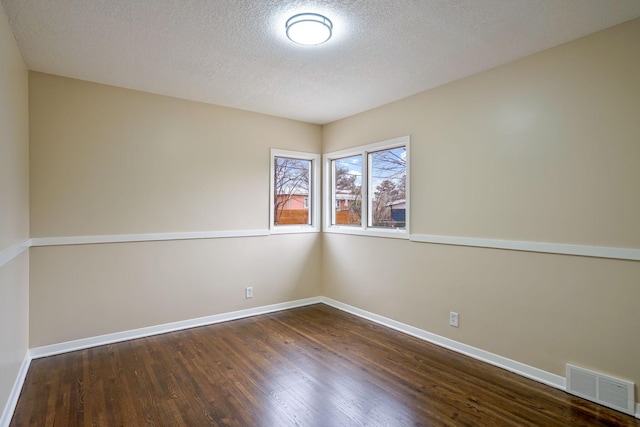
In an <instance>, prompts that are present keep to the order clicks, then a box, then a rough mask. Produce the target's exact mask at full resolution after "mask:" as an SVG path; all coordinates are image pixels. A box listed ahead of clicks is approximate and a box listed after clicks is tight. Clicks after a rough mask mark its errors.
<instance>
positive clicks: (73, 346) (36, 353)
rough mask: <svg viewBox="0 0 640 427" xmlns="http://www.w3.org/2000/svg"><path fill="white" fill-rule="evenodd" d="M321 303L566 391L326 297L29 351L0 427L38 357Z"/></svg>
mask: <svg viewBox="0 0 640 427" xmlns="http://www.w3.org/2000/svg"><path fill="white" fill-rule="evenodd" d="M318 303H323V304H326V305H329V306H331V307H334V308H337V309H339V310H342V311H345V312H347V313H351V314H353V315H356V316H358V317H361V318H363V319H367V320H370V321H372V322H375V323H378V324H380V325H383V326H386V327H388V328H391V329H394V330H397V331H400V332H403V333H406V334H408V335H411V336H414V337H416V338H419V339H422V340H424V341H428V342H431V343H433V344H436V345H438V346H441V347H444V348H447V349H449V350H452V351H455V352H457V353H460V354H464V355H466V356H469V357H472V358H474V359H477V360H480V361H483V362H486V363H489V364H491V365H494V366H497V367H500V368H502V369H505V370H507V371H510V372H513V373H515V374H518V375H521V376H523V377H526V378H529V379H532V380H534V381H538V382H540V383H542V384H545V385H548V386H551V387H554V388H557V389H560V390H563V391H564V390H565V389H566V380H565V378H564V377H562V376H560V375H556V374H552V373H550V372H547V371H543V370H542V369H538V368H534V367H532V366H529V365H525V364H524V363H520V362H517V361H515V360H511V359H508V358H506V357H503V356H499V355H497V354H494V353H490V352H488V351H485V350H481V349H479V348H476V347H472V346H470V345H467V344H463V343H460V342H458V341H454V340H451V339H449V338H445V337H443V336H440V335H436V334H433V333H431V332H427V331H425V330H422V329H419V328H416V327H413V326H410V325H407V324H404V323H401V322H398V321H395V320H393V319H389V318H387V317H384V316H380V315H377V314H374V313H371V312H368V311H366V310H362V309H359V308H357V307H354V306H351V305H348V304H344V303H341V302H339V301H336V300H333V299H331V298H327V297H312V298H306V299H301V300H296V301H290V302H285V303H279V304H273V305H268V306H263V307H256V308H250V309H246V310H239V311H234V312H230V313H222V314H216V315H213V316H206V317H200V318H196V319H190V320H184V321H179V322H173V323H166V324H163V325H157V326H151V327H148V328H140V329H134V330H130V331H124V332H117V333H113V334H107V335H101V336H97V337H91V338H85V339H80V340H75V341H69V342H65V343H59V344H53V345H48V346H43V347H37V348H33V349H31V350H29V352H28V353H27V356H26V357H25V360H24V362H23V364H22V366H21V368H20V372H19V375H18V378H17V379H16V382H15V385H14V388H13V390H12V393H11V396H10V398H9V401H8V402H7V405H6V407H5V410H4V412H3V414H2V418H0V427H8V425H9V422H10V421H11V417H12V416H13V411H14V409H15V405H16V404H17V401H18V397H19V396H20V391H21V390H22V385H23V383H24V380H25V377H26V374H27V370H28V368H29V365H30V363H31V360H32V359H37V358H40V357H46V356H53V355H56V354H61V353H67V352H70V351H76V350H82V349H85V348H90V347H96V346H100V345H105V344H111V343H116V342H121V341H128V340H132V339H136V338H144V337H148V336H153V335H159V334H164V333H167V332H173V331H178V330H183V329H188V328H194V327H198V326H205V325H211V324H214V323H220V322H226V321H230V320H235V319H241V318H245V317H251V316H257V315H260V314H267V313H273V312H276V311H281V310H287V309H290V308H296V307H303V306H307V305H311V304H318ZM635 417H636V418H638V419H640V404H636V413H635Z"/></svg>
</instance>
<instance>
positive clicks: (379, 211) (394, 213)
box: [368, 147, 407, 229]
mask: <svg viewBox="0 0 640 427" xmlns="http://www.w3.org/2000/svg"><path fill="white" fill-rule="evenodd" d="M406 159H407V149H406V147H398V148H393V149H390V150H382V151H376V152H374V153H370V154H369V159H368V160H369V171H370V172H369V215H368V216H369V218H368V219H369V220H368V226H369V227H385V228H402V229H404V228H405V227H406V219H405V218H406V199H405V191H406V184H407V164H406Z"/></svg>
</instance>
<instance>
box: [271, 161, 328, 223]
mask: <svg viewBox="0 0 640 427" xmlns="http://www.w3.org/2000/svg"><path fill="white" fill-rule="evenodd" d="M319 160H320V156H319V155H317V154H309V153H300V152H295V151H285V150H276V149H272V150H271V185H270V187H271V192H270V193H271V197H270V200H271V202H270V206H271V207H270V214H269V216H270V224H271V232H272V233H300V232H314V231H319V228H320V227H319V223H320V219H319V209H318V206H319V204H318V169H319Z"/></svg>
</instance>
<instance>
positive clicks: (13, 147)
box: [0, 6, 29, 422]
mask: <svg viewBox="0 0 640 427" xmlns="http://www.w3.org/2000/svg"><path fill="white" fill-rule="evenodd" d="M27 90H28V86H27V69H26V67H25V65H24V62H23V61H22V56H20V52H19V51H18V46H17V45H16V42H15V39H14V38H13V33H12V32H11V28H10V26H9V22H8V21H7V17H6V15H5V12H4V9H3V8H2V7H1V6H0V253H2V252H3V251H6V250H7V249H9V248H11V247H13V246H15V245H17V244H20V243H22V242H24V241H25V240H27V239H28V238H29V163H28V162H29V119H28V104H27V101H28V92H27ZM28 310H29V254H28V252H22V253H21V254H20V255H18V256H17V257H15V258H13V259H11V260H9V261H8V262H7V263H6V264H4V265H0V422H1V421H2V413H3V411H4V409H5V407H6V405H7V402H8V401H9V397H10V393H11V390H12V388H13V385H14V383H15V381H16V378H17V377H18V373H19V369H20V365H21V364H22V361H23V360H24V357H25V355H26V354H27V349H28V344H29V335H28V334H29V311H28Z"/></svg>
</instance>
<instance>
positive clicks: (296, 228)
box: [269, 225, 320, 234]
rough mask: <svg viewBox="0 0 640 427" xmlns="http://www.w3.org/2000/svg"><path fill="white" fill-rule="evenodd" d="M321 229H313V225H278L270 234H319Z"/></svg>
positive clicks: (272, 228)
mask: <svg viewBox="0 0 640 427" xmlns="http://www.w3.org/2000/svg"><path fill="white" fill-rule="evenodd" d="M319 232H320V228H319V227H313V226H311V225H307V226H305V225H278V226H275V227H271V230H269V233H271V234H297V233H319Z"/></svg>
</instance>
